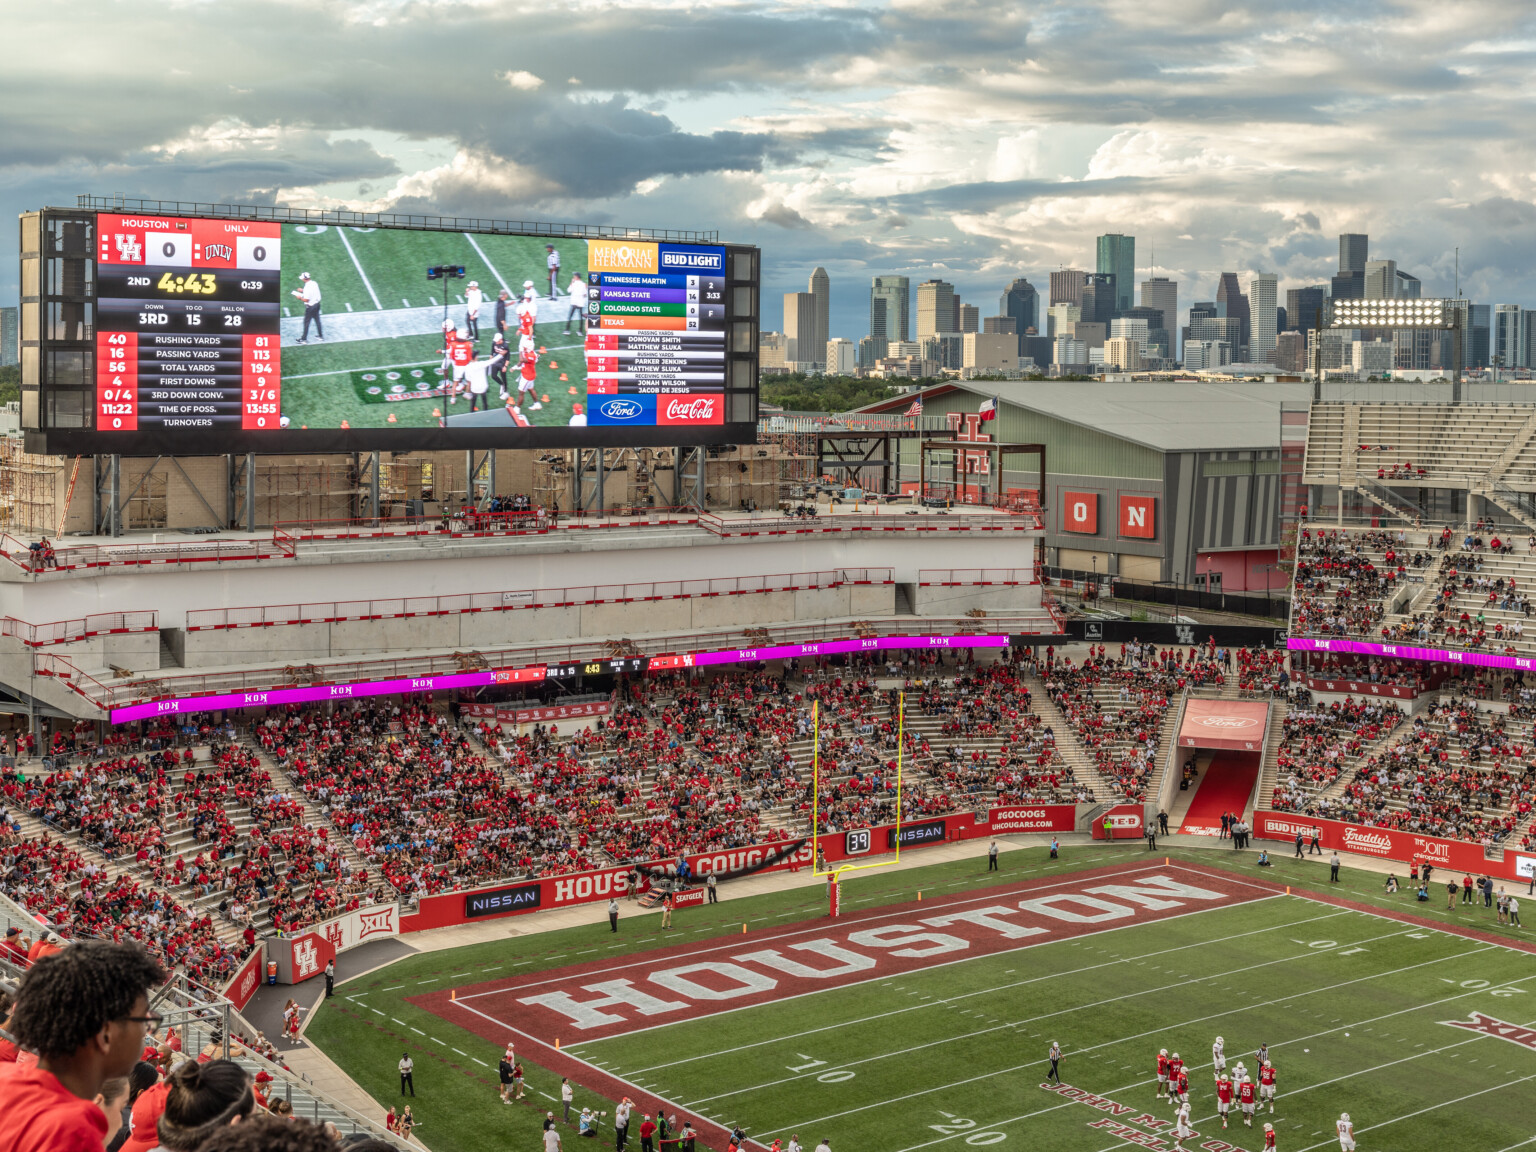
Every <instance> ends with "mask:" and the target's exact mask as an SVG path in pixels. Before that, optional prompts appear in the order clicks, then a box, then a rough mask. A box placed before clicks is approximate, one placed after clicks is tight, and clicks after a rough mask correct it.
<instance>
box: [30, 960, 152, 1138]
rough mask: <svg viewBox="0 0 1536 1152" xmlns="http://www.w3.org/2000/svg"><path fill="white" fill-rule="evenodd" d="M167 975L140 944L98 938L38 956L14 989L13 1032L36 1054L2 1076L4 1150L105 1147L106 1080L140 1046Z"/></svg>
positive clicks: (127, 1067) (123, 1071)
mask: <svg viewBox="0 0 1536 1152" xmlns="http://www.w3.org/2000/svg"><path fill="white" fill-rule="evenodd" d="M164 979H165V972H164V971H163V970H162V969H161V967H160V965H159V964H157V963H155V961H154V960H152V959H151V958H150V957H149V955H148V954H147V953H146V952H145V951H144V950H143V949H142V948H139V947H137V946H136V945H131V944H108V943H101V942H96V941H88V942H84V943H77V944H73V945H71V946H70V947H68V948H66V949H64V950H63V951H61V952H55V953H52V954H50V955H47V956H44V957H42V958H41V959H40V960H38V962H37V963H36V964H35V965H34V966H33V967H32V968H31V969H30V970H29V971H28V972H27V974H26V976H25V978H24V979H23V980H22V982H21V987H20V989H19V990H18V991H17V994H16V1012H15V1015H14V1016H13V1017H12V1020H11V1031H12V1033H13V1034H14V1035H15V1037H16V1041H17V1043H18V1044H20V1045H21V1046H22V1047H23V1048H29V1049H32V1050H33V1051H35V1052H37V1054H38V1063H37V1066H36V1067H35V1068H23V1069H19V1070H18V1071H17V1072H16V1073H15V1074H14V1075H12V1076H10V1077H9V1078H8V1079H7V1080H6V1086H5V1087H6V1091H5V1107H4V1108H0V1148H4V1149H7V1150H8V1152H101V1148H102V1144H103V1141H104V1138H105V1137H106V1133H107V1118H106V1116H105V1115H104V1114H103V1113H102V1111H101V1109H100V1108H99V1107H98V1106H97V1104H96V1102H95V1101H96V1097H97V1096H98V1095H100V1094H101V1088H102V1085H103V1084H104V1083H105V1082H106V1081H107V1080H110V1079H113V1078H114V1077H119V1076H127V1075H128V1073H129V1072H130V1071H131V1070H132V1069H133V1065H134V1062H135V1061H136V1060H137V1059H138V1056H139V1052H140V1051H141V1050H142V1048H143V1046H144V1036H145V1033H146V1032H147V1029H146V1027H145V1025H146V1024H148V1023H149V1022H150V1020H149V997H148V992H149V990H150V989H151V988H154V987H156V986H158V985H159V984H160V982H161V981H163V980H164Z"/></svg>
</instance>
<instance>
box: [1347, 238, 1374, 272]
mask: <svg viewBox="0 0 1536 1152" xmlns="http://www.w3.org/2000/svg"><path fill="white" fill-rule="evenodd" d="M1370 252H1371V238H1370V237H1369V236H1367V235H1366V234H1365V233H1363V232H1342V233H1340V234H1339V271H1340V272H1341V273H1348V272H1364V271H1365V262H1366V261H1367V260H1369V259H1370Z"/></svg>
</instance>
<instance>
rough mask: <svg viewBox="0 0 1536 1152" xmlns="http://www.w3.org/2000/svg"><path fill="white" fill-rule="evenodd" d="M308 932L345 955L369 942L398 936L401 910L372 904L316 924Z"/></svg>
mask: <svg viewBox="0 0 1536 1152" xmlns="http://www.w3.org/2000/svg"><path fill="white" fill-rule="evenodd" d="M309 931H311V932H313V933H315V934H316V935H317V936H322V937H324V938H325V941H326V943H328V944H330V946H331V947H332V948H334V949H335V950H336V951H337V952H345V951H346V950H347V949H348V948H356V947H357V946H358V945H359V944H363V943H366V942H367V941H369V940H382V939H383V938H384V937H386V936H398V935H400V909H399V907H398V905H395V904H373V905H370V906H369V907H367V908H359V909H357V911H355V912H346V913H343V914H342V915H340V916H338V917H336V918H335V919H334V920H327V921H325V923H323V924H316V925H315V926H314V927H313V928H311V929H309Z"/></svg>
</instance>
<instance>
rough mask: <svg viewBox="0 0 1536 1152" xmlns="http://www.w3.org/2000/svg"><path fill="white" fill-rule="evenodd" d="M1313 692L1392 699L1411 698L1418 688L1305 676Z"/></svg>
mask: <svg viewBox="0 0 1536 1152" xmlns="http://www.w3.org/2000/svg"><path fill="white" fill-rule="evenodd" d="M1306 681H1307V687H1308V688H1310V689H1312V691H1314V692H1348V693H1349V694H1350V695H1351V696H1386V697H1388V698H1390V699H1392V700H1412V699H1414V698H1415V697H1417V696H1418V694H1419V690H1418V689H1417V688H1415V687H1413V685H1411V684H1372V683H1371V682H1370V681H1369V680H1329V679H1327V678H1325V677H1323V676H1308V677H1306Z"/></svg>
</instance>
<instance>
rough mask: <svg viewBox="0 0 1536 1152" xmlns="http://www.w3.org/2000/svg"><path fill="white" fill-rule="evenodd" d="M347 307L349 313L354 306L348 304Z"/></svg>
mask: <svg viewBox="0 0 1536 1152" xmlns="http://www.w3.org/2000/svg"><path fill="white" fill-rule="evenodd" d="M346 307H347V311H348V312H350V311H352V304H351V302H348V303H347V306H346Z"/></svg>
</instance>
